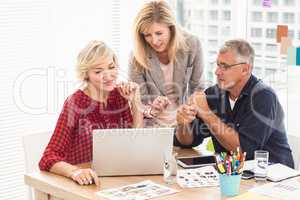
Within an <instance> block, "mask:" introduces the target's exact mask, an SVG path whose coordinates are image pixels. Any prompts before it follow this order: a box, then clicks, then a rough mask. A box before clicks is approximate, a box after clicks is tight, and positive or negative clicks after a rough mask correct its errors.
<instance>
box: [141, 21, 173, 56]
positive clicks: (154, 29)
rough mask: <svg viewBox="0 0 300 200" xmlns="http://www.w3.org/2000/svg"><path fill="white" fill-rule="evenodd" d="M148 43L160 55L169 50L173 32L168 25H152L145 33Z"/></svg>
mask: <svg viewBox="0 0 300 200" xmlns="http://www.w3.org/2000/svg"><path fill="white" fill-rule="evenodd" d="M143 35H144V38H145V40H146V42H147V43H148V44H149V45H150V46H151V47H152V48H153V49H154V50H155V51H156V52H158V53H161V52H164V51H166V50H167V48H168V45H169V41H170V38H171V30H170V28H169V27H168V26H167V25H166V24H162V23H156V22H154V23H152V24H151V25H150V27H149V28H148V29H147V30H145V31H144V32H143Z"/></svg>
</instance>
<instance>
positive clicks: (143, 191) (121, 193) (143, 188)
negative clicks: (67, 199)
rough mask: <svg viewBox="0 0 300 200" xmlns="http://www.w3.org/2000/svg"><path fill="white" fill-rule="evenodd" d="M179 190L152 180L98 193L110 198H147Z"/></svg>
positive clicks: (139, 199)
mask: <svg viewBox="0 0 300 200" xmlns="http://www.w3.org/2000/svg"><path fill="white" fill-rule="evenodd" d="M176 192H179V191H178V190H174V189H172V188H169V187H166V186H163V185H159V184H156V183H154V182H152V181H150V180H146V181H143V182H140V183H136V184H132V185H127V186H123V187H119V188H114V189H108V190H102V191H100V192H96V194H97V195H99V196H102V197H105V198H107V199H110V200H146V199H151V198H154V197H161V196H165V195H169V194H174V193H176Z"/></svg>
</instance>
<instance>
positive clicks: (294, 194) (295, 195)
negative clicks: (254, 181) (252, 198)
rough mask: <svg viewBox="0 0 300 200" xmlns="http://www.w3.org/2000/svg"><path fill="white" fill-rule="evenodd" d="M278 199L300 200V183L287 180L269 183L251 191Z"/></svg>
mask: <svg viewBox="0 0 300 200" xmlns="http://www.w3.org/2000/svg"><path fill="white" fill-rule="evenodd" d="M249 191H250V192H255V193H258V194H261V195H266V196H269V197H272V198H276V199H282V200H291V199H299V196H300V183H299V181H298V180H286V181H282V182H278V183H267V184H265V185H262V186H258V187H255V188H252V189H250V190H249Z"/></svg>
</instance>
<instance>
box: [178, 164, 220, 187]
mask: <svg viewBox="0 0 300 200" xmlns="http://www.w3.org/2000/svg"><path fill="white" fill-rule="evenodd" d="M177 183H178V185H180V187H182V188H195V187H210V186H218V185H219V174H218V172H217V171H216V170H215V168H214V167H213V166H206V167H200V168H195V169H183V170H178V171H177Z"/></svg>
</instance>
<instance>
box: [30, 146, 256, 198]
mask: <svg viewBox="0 0 300 200" xmlns="http://www.w3.org/2000/svg"><path fill="white" fill-rule="evenodd" d="M177 151H178V154H179V156H186V155H196V154H199V153H198V152H196V151H191V150H177ZM24 179H25V183H26V184H27V185H29V186H30V187H32V188H34V190H35V196H36V200H62V199H64V200H92V199H93V200H103V199H104V198H102V197H100V196H97V195H96V194H95V192H97V191H100V190H103V189H109V188H115V187H120V186H124V185H128V184H134V183H137V182H141V181H144V180H152V181H154V182H156V183H159V184H163V185H166V184H165V183H164V182H163V177H162V176H130V177H102V178H101V179H100V180H101V187H100V188H97V187H96V186H95V185H89V186H80V185H78V184H76V183H75V182H73V181H72V180H71V179H68V178H65V177H62V176H58V175H55V174H52V173H49V172H35V173H30V174H26V175H25V177H24ZM257 185H258V184H257V183H255V181H253V180H249V181H245V180H242V182H241V188H240V193H243V192H245V191H247V190H248V189H249V188H251V187H254V186H257ZM168 187H172V188H174V189H177V190H179V191H180V192H179V193H176V194H173V195H169V196H163V197H161V198H156V199H157V200H162V199H174V200H183V199H188V200H194V199H195V200H196V199H197V200H199V199H201V200H213V199H216V200H219V199H227V198H225V197H222V196H221V194H220V188H219V187H204V188H191V189H183V188H180V187H179V186H178V185H177V184H173V185H168Z"/></svg>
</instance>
